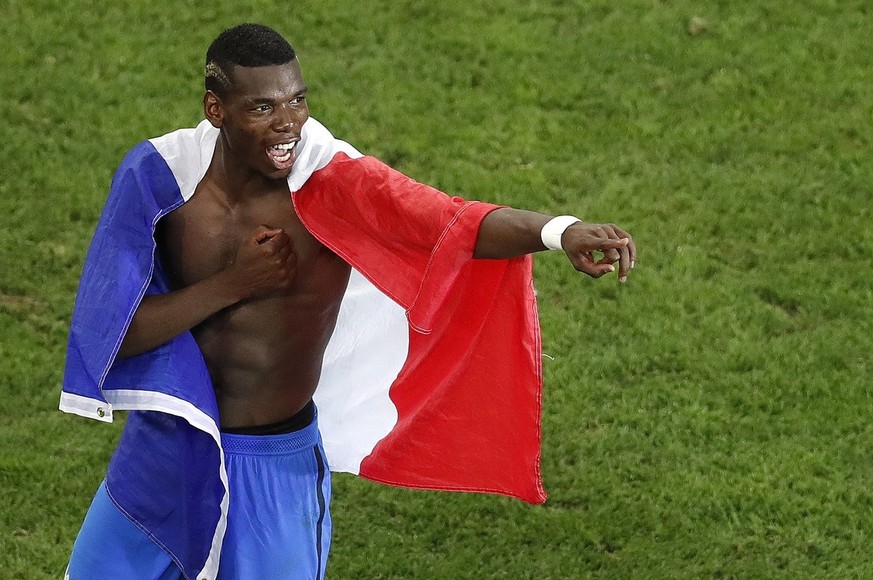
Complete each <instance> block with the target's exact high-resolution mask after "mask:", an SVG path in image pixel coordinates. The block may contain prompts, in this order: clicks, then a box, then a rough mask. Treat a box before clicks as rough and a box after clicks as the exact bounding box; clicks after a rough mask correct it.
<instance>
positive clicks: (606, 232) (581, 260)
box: [473, 208, 637, 282]
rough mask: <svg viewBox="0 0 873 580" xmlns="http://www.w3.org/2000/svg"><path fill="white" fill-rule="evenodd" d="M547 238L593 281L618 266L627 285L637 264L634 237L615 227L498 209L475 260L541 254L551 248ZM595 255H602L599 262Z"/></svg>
mask: <svg viewBox="0 0 873 580" xmlns="http://www.w3.org/2000/svg"><path fill="white" fill-rule="evenodd" d="M568 224H569V225H568ZM543 228H546V230H545V234H544V230H543ZM544 239H545V240H546V242H548V243H550V245H551V247H552V248H553V249H554V248H557V247H560V249H562V250H563V251H564V252H565V253H566V254H567V257H568V258H569V260H570V262H571V263H572V264H573V267H574V268H576V269H577V270H579V271H580V272H584V273H585V274H588V275H589V276H591V277H592V278H599V277H601V276H603V275H604V274H608V273H609V272H614V271H615V266H614V264H616V263H618V279H619V281H620V282H625V281H627V274H628V271H629V270H630V269H631V268H633V267H634V263H635V262H636V257H637V256H636V254H637V251H636V246H635V245H634V241H633V238H631V236H630V234H628V233H627V232H626V231H624V230H623V229H621V228H620V227H618V226H616V225H614V224H590V223H586V222H583V221H581V220H578V221H577V220H576V218H572V217H569V216H562V217H559V218H554V217H553V216H548V215H543V214H539V213H535V212H530V211H524V210H518V209H512V208H501V209H496V210H494V211H492V212H491V213H489V214H488V215H487V216H485V219H484V220H482V223H481V225H480V226H479V237H478V239H477V240H476V249H475V251H474V253H473V257H474V258H482V259H492V260H494V259H507V258H514V257H516V256H521V255H524V254H530V253H533V252H539V251H542V250H546V249H549V247H548V246H547V245H546V242H544ZM594 252H600V253H602V254H603V256H602V257H601V258H600V259H596V257H595V255H594Z"/></svg>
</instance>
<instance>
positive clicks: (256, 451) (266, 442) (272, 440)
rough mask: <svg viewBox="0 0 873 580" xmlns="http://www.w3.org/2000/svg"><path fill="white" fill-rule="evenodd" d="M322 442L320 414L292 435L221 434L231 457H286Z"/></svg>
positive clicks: (223, 445) (222, 441)
mask: <svg viewBox="0 0 873 580" xmlns="http://www.w3.org/2000/svg"><path fill="white" fill-rule="evenodd" d="M320 441H321V436H320V435H319V433H318V413H317V412H316V414H315V417H314V418H313V419H312V423H310V424H309V425H307V426H306V427H304V428H303V429H300V430H299V431H292V432H291V433H282V434H280V435H237V434H233V433H222V434H221V446H222V447H223V448H224V452H225V453H226V454H230V455H285V454H291V453H295V452H297V451H302V450H304V449H309V448H311V447H312V446H313V445H316V444H317V443H319V442H320Z"/></svg>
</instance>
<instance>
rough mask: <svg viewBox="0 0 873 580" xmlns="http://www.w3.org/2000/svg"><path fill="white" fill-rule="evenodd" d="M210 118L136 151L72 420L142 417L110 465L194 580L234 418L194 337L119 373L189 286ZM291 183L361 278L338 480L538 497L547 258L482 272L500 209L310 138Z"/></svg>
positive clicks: (327, 423)
mask: <svg viewBox="0 0 873 580" xmlns="http://www.w3.org/2000/svg"><path fill="white" fill-rule="evenodd" d="M217 138H218V130H217V129H215V128H214V127H212V126H211V125H210V124H209V123H208V122H207V121H203V122H201V123H200V125H198V126H197V127H196V128H193V129H182V130H179V131H175V132H173V133H169V134H167V135H164V136H162V137H158V138H155V139H151V140H148V141H145V142H143V143H141V144H139V145H138V146H136V147H135V148H134V149H133V150H132V151H131V152H130V153H129V154H128V155H127V156H126V158H125V160H124V161H123V162H122V164H121V166H120V167H119V169H118V171H117V172H116V174H115V177H114V178H113V183H112V187H111V189H110V193H109V197H108V199H107V202H106V206H105V208H104V211H103V214H102V215H101V218H100V221H99V223H98V226H97V230H96V232H95V234H94V238H93V240H92V242H91V246H90V248H89V251H88V255H87V257H86V260H85V266H84V269H83V273H82V278H81V281H80V286H79V292H78V295H77V298H76V305H75V308H74V312H73V321H72V325H71V330H70V338H69V343H68V349H67V358H66V367H65V373H64V384H63V390H62V393H61V401H60V408H61V410H62V411H66V412H70V413H75V414H78V415H82V416H85V417H90V418H93V419H97V420H100V421H112V418H113V412H114V411H118V410H126V411H130V413H129V414H128V417H127V422H126V425H125V429H124V432H123V434H122V437H121V441H120V443H119V446H118V448H117V450H116V452H115V454H114V455H113V458H112V460H111V461H110V464H109V468H108V470H107V477H106V482H107V490H108V492H109V494H110V497H111V498H112V500H113V502H114V503H115V504H116V505H117V506H118V507H119V509H120V510H121V511H122V513H124V514H125V515H126V516H127V517H128V518H130V519H131V520H132V521H134V522H135V523H136V524H137V525H138V526H140V528H141V529H143V530H145V531H146V532H147V533H148V534H149V535H150V537H151V538H152V539H153V540H154V541H155V542H156V543H158V544H159V545H161V546H162V547H163V548H164V549H165V550H166V551H167V552H168V553H169V554H170V555H171V556H172V557H173V558H174V559H175V560H176V562H177V563H178V564H179V565H180V566H181V567H182V569H183V571H184V572H185V574H186V575H187V576H188V577H196V578H213V577H214V576H215V574H216V573H217V569H218V561H219V555H220V551H221V545H222V541H223V538H224V532H225V529H226V523H227V522H226V517H227V506H228V502H229V501H231V498H229V497H228V492H227V489H228V488H227V473H226V471H225V468H224V456H223V451H222V449H221V443H220V430H219V425H220V423H219V419H218V408H217V404H216V401H215V396H214V392H213V390H212V385H211V382H210V379H209V374H208V372H207V370H206V365H205V363H204V361H203V357H202V355H201V353H200V351H199V349H198V347H197V344H196V342H195V341H194V339H193V336H191V334H190V333H188V332H186V333H183V334H182V335H180V336H178V337H176V338H174V339H173V340H171V341H170V342H168V343H166V344H164V345H162V346H160V347H158V348H156V349H154V350H153V351H150V352H148V353H144V354H142V355H139V356H136V357H131V358H128V359H123V360H116V354H117V352H118V348H119V346H120V344H121V341H122V339H123V337H124V334H125V332H126V330H127V327H128V326H129V324H130V321H131V319H132V317H133V314H134V313H135V311H136V308H137V306H138V304H139V302H140V301H141V300H142V298H143V296H145V295H149V294H156V293H166V292H168V291H169V284H168V281H167V276H166V274H165V272H164V271H163V266H162V264H161V263H160V260H157V259H156V258H155V239H154V232H155V226H156V224H157V222H158V221H159V220H160V219H161V217H163V216H164V215H166V214H167V213H169V212H171V211H173V210H174V209H176V208H177V207H179V206H180V205H182V204H184V203H185V202H186V201H187V200H188V199H190V198H191V196H192V195H193V194H194V191H195V189H196V187H197V184H198V183H199V182H200V180H201V179H202V178H203V176H204V174H205V173H206V170H207V169H208V167H209V164H210V162H211V160H212V153H213V151H214V149H215V143H216V140H217ZM297 147H298V151H297V160H296V161H295V164H294V167H293V169H292V172H291V174H290V175H289V177H288V186H289V190H290V192H291V196H292V200H293V202H294V207H295V210H296V211H297V214H298V217H299V218H300V220H301V222H302V223H303V224H304V226H305V227H306V228H307V229H308V230H309V232H310V233H311V234H312V235H313V236H315V237H316V238H317V239H318V240H319V241H320V242H322V243H323V244H324V245H325V246H327V247H328V248H330V249H331V250H332V251H334V252H335V253H336V254H337V255H339V256H341V257H342V258H343V259H345V260H346V261H347V262H348V263H349V264H350V265H351V266H352V268H353V270H352V276H351V279H350V282H349V285H348V289H347V291H346V295H345V296H344V298H343V302H342V305H341V308H340V313H339V317H338V320H337V326H336V330H335V332H334V335H333V337H332V338H331V341H330V343H329V345H328V347H327V351H326V353H325V359H324V366H323V370H322V376H321V380H320V382H319V385H318V389H317V391H316V394H315V402H316V405H317V408H318V417H319V427H320V430H321V432H322V438H323V440H324V446H325V450H326V453H327V456H328V463H329V465H330V467H331V470H333V471H343V472H350V473H355V474H358V475H360V476H362V477H365V478H367V479H370V480H373V481H378V482H382V483H386V484H390V485H397V486H404V487H411V488H420V489H431V490H452V491H468V492H483V493H496V494H503V495H508V496H512V497H516V498H519V499H522V500H524V501H527V502H531V503H542V502H543V501H545V498H546V495H545V492H544V490H543V487H542V479H541V474H540V417H541V390H542V368H541V345H540V332H539V323H538V317H537V308H536V299H535V296H534V288H533V281H532V267H531V258H530V257H529V256H524V257H520V258H515V259H511V260H475V259H472V255H473V249H474V247H475V243H476V238H477V235H478V229H479V225H480V223H481V221H482V219H484V217H485V216H486V215H487V214H488V213H489V212H490V211H493V210H494V209H496V208H497V207H498V206H494V205H491V204H486V203H480V202H469V201H464V200H462V199H460V198H457V197H449V196H447V195H445V194H443V193H441V192H439V191H437V190H435V189H433V188H430V187H428V186H426V185H423V184H421V183H417V182H415V181H413V180H411V179H409V178H408V177H406V176H404V175H402V174H401V173H399V172H397V171H395V170H393V169H391V168H390V167H388V166H386V165H384V164H383V163H381V162H379V161H378V160H376V159H374V158H372V157H367V156H363V155H361V154H360V153H359V152H358V151H357V150H355V149H354V148H353V147H352V146H350V145H349V144H348V143H345V142H344V141H340V140H337V139H335V138H334V137H333V136H332V135H331V134H330V133H329V132H328V131H327V129H325V128H324V126H322V125H321V124H320V123H318V121H316V120H315V119H311V118H310V119H309V121H307V123H306V124H305V125H304V127H303V132H302V139H301V142H300V143H299V144H298V146H297Z"/></svg>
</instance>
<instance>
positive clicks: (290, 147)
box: [267, 142, 297, 169]
mask: <svg viewBox="0 0 873 580" xmlns="http://www.w3.org/2000/svg"><path fill="white" fill-rule="evenodd" d="M296 147H297V143H296V142H294V143H279V144H278V145H270V146H269V147H267V155H268V156H269V157H270V160H271V161H272V162H273V165H275V166H276V169H288V168H289V167H291V165H293V164H294V153H295V149H296Z"/></svg>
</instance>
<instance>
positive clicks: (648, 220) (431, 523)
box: [0, 0, 873, 578]
mask: <svg viewBox="0 0 873 580" xmlns="http://www.w3.org/2000/svg"><path fill="white" fill-rule="evenodd" d="M62 12H63V13H62ZM0 19H2V21H4V22H6V23H7V27H6V31H5V32H4V34H3V35H2V37H0V47H2V49H3V50H0V70H3V71H4V73H3V76H4V81H5V82H3V83H0V114H2V118H3V119H4V121H3V123H2V125H0V137H2V139H0V174H2V176H3V177H2V180H0V273H2V274H0V361H2V364H0V437H2V440H3V441H5V444H4V446H3V450H2V452H0V483H2V489H3V490H4V497H5V498H6V501H5V503H4V506H3V507H2V508H0V522H2V526H0V530H2V533H0V577H4V578H56V577H58V576H59V575H60V573H61V571H62V570H63V567H64V564H65V561H66V557H67V554H68V551H69V548H70V545H71V543H72V541H73V538H74V537H75V533H76V530H77V528H78V525H79V523H80V521H81V518H82V516H83V514H84V511H85V510H86V509H87V505H88V502H89V501H90V497H91V494H92V493H93V490H94V489H95V488H96V485H97V483H98V482H99V480H100V478H101V476H102V473H103V470H104V468H105V464H106V461H107V459H108V457H109V454H110V453H111V451H112V449H113V447H114V444H115V441H116V440H117V436H118V430H119V429H120V422H117V424H114V425H112V426H106V425H102V424H99V425H98V424H92V423H91V422H88V421H85V420H82V419H79V418H75V417H70V416H65V415H62V414H60V413H59V412H57V411H56V410H55V409H56V406H57V397H58V388H59V387H58V385H59V382H60V378H61V370H62V367H63V349H64V343H65V339H66V329H67V326H68V323H69V316H70V309H71V305H72V300H73V296H74V293H75V289H76V284H77V280H78V275H79V271H80V269H81V263H82V259H83V257H84V252H85V249H86V247H87V243H88V241H89V239H90V236H91V233H92V231H93V228H94V225H95V223H96V219H97V216H98V215H99V211H100V209H101V206H102V202H103V200H104V198H105V192H106V189H107V187H108V182H109V179H110V177H111V174H112V171H113V169H114V167H115V166H116V164H117V163H118V161H119V160H120V159H121V157H122V155H123V154H124V152H125V151H126V150H127V149H128V148H130V147H131V146H132V145H133V144H135V143H136V142H138V141H139V140H141V139H143V138H145V137H149V136H154V135H159V134H162V133H164V132H166V131H169V130H172V129H174V128H177V127H179V126H191V125H193V124H195V123H196V122H197V121H198V120H199V119H200V116H201V112H200V107H199V102H200V97H201V91H202V89H201V86H202V85H201V82H202V81H201V74H202V70H201V69H202V59H203V56H202V55H203V53H204V52H205V48H206V46H207V45H208V43H209V41H210V40H211V39H212V38H213V37H214V36H215V35H216V34H217V33H218V32H219V31H220V30H221V29H222V28H223V27H226V26H229V25H233V24H235V23H237V22H240V21H246V20H252V21H260V22H264V23H266V24H269V25H272V26H274V27H276V28H277V29H279V30H280V31H282V32H283V33H285V34H286V35H287V36H288V37H289V39H290V40H291V41H292V43H293V44H294V45H295V47H296V48H297V50H298V52H299V53H300V56H301V61H302V64H303V68H304V74H305V76H306V78H307V81H308V83H309V84H310V87H311V92H310V102H311V107H312V114H313V115H314V116H315V117H317V118H318V119H319V120H321V121H322V122H324V123H325V124H326V125H327V126H328V127H329V128H331V130H332V131H333V132H334V133H335V134H336V135H337V136H339V137H340V138H343V139H346V140H348V141H349V142H351V143H352V144H354V145H355V146H356V147H357V148H359V149H360V150H362V151H364V152H367V153H370V154H373V155H376V156H378V157H380V158H382V159H383V160H385V161H387V162H389V163H391V164H393V165H394V166H395V167H397V168H398V169H401V170H403V171H405V172H406V173H408V174H410V175H412V176H413V177H415V178H417V179H419V180H421V181H425V182H428V183H431V184H433V185H435V186H437V187H440V188H442V189H443V190H445V191H447V192H450V193H453V194H461V195H464V196H466V197H469V198H473V199H476V198H478V199H485V200H488V201H495V202H499V203H505V204H509V205H514V206H517V207H523V208H526V209H532V210H539V211H545V212H551V213H574V214H577V215H581V216H584V217H586V218H589V219H591V220H592V221H596V220H609V221H615V222H617V223H620V224H622V225H623V226H625V227H626V228H627V229H628V230H629V231H631V232H632V233H633V234H634V236H635V239H636V240H637V244H638V247H639V249H640V257H639V261H638V267H637V269H636V270H635V271H634V272H633V273H632V276H631V278H630V282H629V284H628V285H627V286H623V287H620V286H619V285H618V284H616V283H615V280H614V278H609V279H604V280H600V281H597V282H594V281H591V280H588V279H586V278H584V277H580V276H579V275H577V274H576V273H575V272H573V271H572V270H571V269H570V268H569V267H568V265H567V264H566V263H565V262H564V260H563V259H562V258H561V257H560V256H559V255H557V254H554V253H553V254H548V255H543V256H539V257H538V258H537V266H536V273H537V283H538V289H539V300H540V308H541V317H542V322H543V338H544V349H545V352H546V353H547V354H548V355H550V357H549V358H546V359H545V372H546V392H545V408H544V439H545V444H544V449H543V472H544V477H545V481H546V486H547V489H548V490H549V491H550V493H551V498H550V500H549V502H548V503H547V504H546V505H545V506H542V507H530V506H527V505H524V504H521V503H519V502H516V501H513V500H507V499H503V498H496V497H489V496H471V495H462V494H443V493H429V492H415V491H406V490H397V489H392V488H387V487H382V486H378V485H375V484H371V483H368V482H365V481H362V480H359V479H355V478H352V477H345V476H338V477H336V479H335V490H336V491H335V502H334V506H333V515H334V521H335V526H336V527H335V538H334V547H333V551H332V560H331V564H330V569H329V574H330V576H331V577H333V578H462V577H492V578H577V577H604V578H699V577H713V578H719V577H722V578H731V577H735V578H774V577H784V578H862V577H867V576H869V575H873V556H871V555H870V550H869V533H870V530H871V528H873V513H871V510H873V501H871V500H873V498H871V492H870V485H869V482H870V481H871V479H873V467H871V466H873V462H871V460H870V452H869V448H870V446H871V443H873V427H871V426H870V421H869V418H870V417H871V415H873V399H871V386H873V385H871V379H870V372H869V371H870V368H869V367H870V362H869V361H870V353H871V352H873V343H871V338H870V337H871V330H873V329H871V321H873V316H871V314H873V312H871V302H873V301H871V298H873V291H871V284H870V275H869V273H868V269H869V267H870V264H871V253H873V228H871V227H870V224H871V204H870V202H869V194H868V190H869V187H870V183H871V182H873V180H871V161H870V158H871V156H870V136H869V131H868V130H867V129H868V127H869V125H870V119H871V118H873V115H871V113H873V94H871V91H873V85H871V83H870V82H869V71H870V70H871V65H873V40H871V38H873V37H871V35H870V34H869V30H870V29H871V25H873V9H871V8H870V6H868V4H867V3H866V2H863V1H843V2H836V1H826V0H821V1H809V0H805V1H801V2H796V3H790V4H785V3H782V2H776V1H773V0H762V1H760V2H755V3H751V2H750V3H725V2H703V3H700V2H687V1H677V2H659V1H656V0H647V1H643V0H620V1H618V2H606V1H595V2H584V3H583V2H548V1H541V2H530V3H517V2H510V1H499V2H491V3H488V4H487V5H486V4H484V3H483V4H474V3H469V2H460V1H454V0H452V1H446V2H441V3H425V2H418V1H411V0H409V1H402V2H392V3H374V2H359V3H336V4H333V3H320V2H311V1H307V2H297V3H294V4H293V5H290V6H286V5H279V4H274V3H269V2H234V3H232V4H231V3H224V2H219V3H213V4H211V5H210V6H209V7H202V6H198V5H196V4H195V3H179V4H178V5H176V7H175V8H174V10H172V11H170V12H165V11H163V10H162V9H161V8H160V7H159V6H156V5H153V3H149V2H138V1H130V2H125V3H122V4H118V5H110V6H107V5H106V4H104V3H97V2H79V1H74V2H71V3H68V5H67V9H66V10H65V11H60V10H58V9H57V7H56V4H55V3H50V2H44V1H32V2H27V3H25V2H20V1H17V0H7V1H6V2H5V3H3V4H0Z"/></svg>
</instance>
